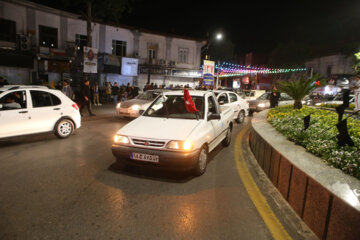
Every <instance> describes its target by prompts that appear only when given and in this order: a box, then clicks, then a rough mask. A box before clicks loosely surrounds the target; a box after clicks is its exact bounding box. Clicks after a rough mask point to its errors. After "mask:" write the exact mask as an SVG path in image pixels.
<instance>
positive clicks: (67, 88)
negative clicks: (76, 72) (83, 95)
mask: <svg viewBox="0 0 360 240" xmlns="http://www.w3.org/2000/svg"><path fill="white" fill-rule="evenodd" d="M61 91H62V92H63V93H64V94H65V95H66V96H68V98H70V99H73V90H72V89H71V87H70V85H69V82H68V81H67V80H65V81H64V85H63V87H62V89H61Z"/></svg>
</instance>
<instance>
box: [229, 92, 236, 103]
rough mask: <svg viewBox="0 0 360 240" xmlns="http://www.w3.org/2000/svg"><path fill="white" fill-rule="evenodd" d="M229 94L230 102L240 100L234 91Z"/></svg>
mask: <svg viewBox="0 0 360 240" xmlns="http://www.w3.org/2000/svg"><path fill="white" fill-rule="evenodd" d="M229 96H230V102H236V101H237V100H238V99H237V96H236V95H235V94H233V93H229Z"/></svg>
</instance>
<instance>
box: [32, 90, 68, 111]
mask: <svg viewBox="0 0 360 240" xmlns="http://www.w3.org/2000/svg"><path fill="white" fill-rule="evenodd" d="M30 94H31V99H32V104H33V107H34V108H38V107H49V106H56V105H60V104H61V100H60V99H59V98H58V97H57V96H55V95H54V94H51V93H49V92H45V91H37V90H32V91H30Z"/></svg>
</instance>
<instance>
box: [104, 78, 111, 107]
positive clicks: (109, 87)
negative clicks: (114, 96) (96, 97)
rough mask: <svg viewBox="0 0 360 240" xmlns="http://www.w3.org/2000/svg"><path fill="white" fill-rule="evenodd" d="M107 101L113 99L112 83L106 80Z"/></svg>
mask: <svg viewBox="0 0 360 240" xmlns="http://www.w3.org/2000/svg"><path fill="white" fill-rule="evenodd" d="M105 93H106V102H107V103H110V101H111V83H110V82H106V90H105Z"/></svg>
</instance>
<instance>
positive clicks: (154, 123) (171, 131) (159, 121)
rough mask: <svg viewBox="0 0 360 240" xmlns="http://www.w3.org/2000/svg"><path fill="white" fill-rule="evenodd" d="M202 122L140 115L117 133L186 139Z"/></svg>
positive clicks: (166, 138)
mask: <svg viewBox="0 0 360 240" xmlns="http://www.w3.org/2000/svg"><path fill="white" fill-rule="evenodd" d="M200 123H201V120H196V119H173V118H156V117H144V116H140V117H138V118H137V119H135V120H133V121H131V122H130V123H128V124H126V125H125V126H124V127H122V128H121V129H120V130H119V131H118V132H117V133H118V134H120V135H126V136H130V137H138V138H151V139H163V140H186V139H187V137H189V135H190V133H191V132H192V131H193V130H194V129H195V128H196V126H197V125H199V124H200Z"/></svg>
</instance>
